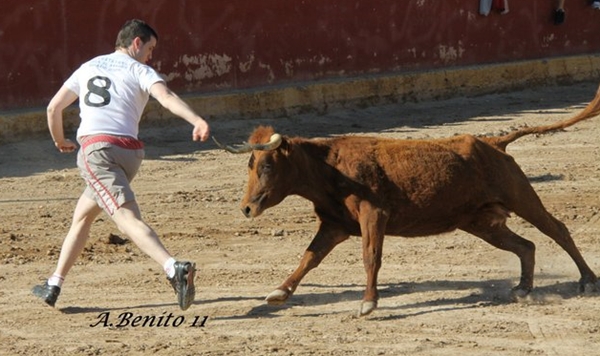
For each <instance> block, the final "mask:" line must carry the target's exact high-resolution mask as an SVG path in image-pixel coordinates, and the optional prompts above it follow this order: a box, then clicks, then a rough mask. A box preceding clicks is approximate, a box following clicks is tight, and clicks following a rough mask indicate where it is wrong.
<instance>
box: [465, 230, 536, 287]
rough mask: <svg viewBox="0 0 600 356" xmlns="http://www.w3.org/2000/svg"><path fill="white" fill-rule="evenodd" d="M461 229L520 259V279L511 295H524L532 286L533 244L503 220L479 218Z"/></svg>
mask: <svg viewBox="0 0 600 356" xmlns="http://www.w3.org/2000/svg"><path fill="white" fill-rule="evenodd" d="M462 230H464V231H466V232H468V233H471V234H473V235H475V236H477V237H479V238H481V239H482V240H484V241H486V242H487V243H489V244H491V245H492V246H494V247H497V248H499V249H501V250H505V251H510V252H512V253H514V254H515V255H517V257H519V260H520V261H521V279H520V281H519V284H518V285H517V286H516V287H514V288H513V297H515V298H520V297H524V296H526V295H527V294H529V292H531V289H532V288H533V272H534V267H535V245H534V244H533V242H531V241H529V240H526V239H524V238H522V237H521V236H519V235H517V234H515V233H514V232H513V231H511V230H510V229H509V228H508V227H507V226H506V224H505V223H504V222H500V223H492V222H490V221H489V220H487V219H481V220H477V221H475V222H473V223H472V224H470V225H468V226H466V227H463V228H462Z"/></svg>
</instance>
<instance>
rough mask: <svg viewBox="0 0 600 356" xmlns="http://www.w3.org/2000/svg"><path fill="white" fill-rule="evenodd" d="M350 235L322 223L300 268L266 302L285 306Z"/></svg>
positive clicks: (301, 261)
mask: <svg viewBox="0 0 600 356" xmlns="http://www.w3.org/2000/svg"><path fill="white" fill-rule="evenodd" d="M349 236H350V235H349V234H348V233H347V232H345V231H344V230H343V229H341V228H340V227H338V226H335V225H332V224H329V223H325V222H322V223H321V226H320V227H319V231H317V234H316V235H315V237H314V238H313V240H312V242H311V243H310V245H309V246H308V248H307V249H306V251H305V252H304V256H302V259H301V260H300V264H299V265H298V268H296V270H295V271H294V273H292V274H291V275H290V276H289V277H288V278H287V279H286V280H285V282H283V284H281V285H280V286H279V287H277V289H275V290H274V291H273V292H271V293H269V295H267V298H266V301H267V303H268V304H270V305H281V304H284V303H285V302H286V301H287V300H288V298H289V297H290V296H291V295H292V294H293V293H294V291H295V290H296V288H297V287H298V284H300V281H301V280H302V278H304V276H305V275H306V274H307V273H308V272H309V271H310V270H311V269H313V268H315V267H317V266H318V265H319V263H321V261H323V259H324V258H325V256H327V255H328V254H329V252H331V250H333V248H334V247H335V246H336V245H337V244H339V243H340V242H342V241H345V240H346V239H348V237H349Z"/></svg>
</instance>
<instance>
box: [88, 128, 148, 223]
mask: <svg viewBox="0 0 600 356" xmlns="http://www.w3.org/2000/svg"><path fill="white" fill-rule="evenodd" d="M92 137H93V136H92ZM131 140H133V139H131ZM138 142H139V141H138ZM142 147H143V146H142ZM143 159H144V149H143V148H135V149H132V148H124V147H120V146H119V145H117V144H115V143H111V142H102V141H100V142H93V143H89V144H86V141H85V140H83V143H82V144H81V148H80V149H79V153H78V154H77V166H78V167H79V170H80V173H81V176H82V177H83V179H84V180H85V182H86V185H87V187H86V188H85V191H84V194H85V195H86V196H87V197H89V198H91V199H93V200H94V201H96V203H97V204H98V206H99V207H101V208H102V209H104V211H106V213H108V215H110V216H112V215H113V214H114V213H115V211H117V209H119V208H120V207H121V206H122V205H123V204H125V203H126V202H129V201H132V200H135V194H134V193H133V190H132V189H131V186H130V182H131V181H132V180H133V178H134V177H135V175H136V174H137V172H138V170H139V168H140V165H141V164H142V160H143Z"/></svg>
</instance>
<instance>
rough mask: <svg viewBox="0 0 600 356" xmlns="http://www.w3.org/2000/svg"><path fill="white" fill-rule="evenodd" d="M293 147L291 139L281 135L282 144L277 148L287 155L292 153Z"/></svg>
mask: <svg viewBox="0 0 600 356" xmlns="http://www.w3.org/2000/svg"><path fill="white" fill-rule="evenodd" d="M291 148H292V146H291V144H290V141H289V140H288V138H287V137H286V136H282V137H281V144H280V145H279V147H278V148H277V150H278V151H279V152H281V153H283V154H284V155H286V156H287V155H289V154H290V150H291Z"/></svg>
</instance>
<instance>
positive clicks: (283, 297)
mask: <svg viewBox="0 0 600 356" xmlns="http://www.w3.org/2000/svg"><path fill="white" fill-rule="evenodd" d="M290 294H291V293H290V292H289V291H285V290H281V289H275V290H274V291H272V292H271V293H269V295H267V297H266V298H265V300H266V301H267V304H269V305H282V304H285V302H286V301H287V299H288V298H289V297H290Z"/></svg>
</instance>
